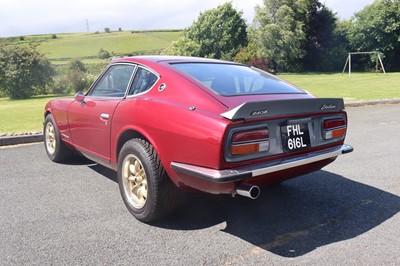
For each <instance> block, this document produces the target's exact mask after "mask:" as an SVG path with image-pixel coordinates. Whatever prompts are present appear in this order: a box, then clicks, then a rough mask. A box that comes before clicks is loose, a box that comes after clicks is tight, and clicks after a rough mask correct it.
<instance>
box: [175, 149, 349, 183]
mask: <svg viewBox="0 0 400 266" xmlns="http://www.w3.org/2000/svg"><path fill="white" fill-rule="evenodd" d="M352 151H353V147H351V146H350V145H346V144H344V145H342V146H338V147H334V148H329V149H326V150H322V151H316V152H312V153H309V154H305V155H301V156H297V157H292V158H286V159H282V160H276V161H272V162H268V163H264V164H257V165H251V166H247V167H242V168H237V169H226V170H216V169H210V168H206V167H201V166H195V165H190V164H185V163H178V162H172V163H171V168H172V169H173V170H174V171H176V172H178V173H183V174H187V175H191V176H193V177H197V178H201V179H204V180H207V181H211V182H216V183H223V182H232V181H239V180H244V179H247V178H250V177H254V176H259V175H265V174H270V173H273V172H277V171H282V170H286V169H290V168H293V167H298V166H302V165H306V164H309V163H314V162H318V161H322V160H325V159H329V158H335V157H337V156H339V155H342V154H346V153H350V152H352Z"/></svg>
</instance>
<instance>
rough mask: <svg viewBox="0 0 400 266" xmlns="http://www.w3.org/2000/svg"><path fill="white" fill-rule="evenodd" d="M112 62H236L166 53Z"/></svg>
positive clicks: (123, 58)
mask: <svg viewBox="0 0 400 266" xmlns="http://www.w3.org/2000/svg"><path fill="white" fill-rule="evenodd" d="M113 62H140V63H145V62H148V63H150V62H151V63H160V62H166V63H220V64H221V63H225V64H237V65H241V64H239V63H235V62H228V61H223V60H218V59H211V58H201V57H191V56H167V55H143V56H132V57H122V58H116V59H114V60H113Z"/></svg>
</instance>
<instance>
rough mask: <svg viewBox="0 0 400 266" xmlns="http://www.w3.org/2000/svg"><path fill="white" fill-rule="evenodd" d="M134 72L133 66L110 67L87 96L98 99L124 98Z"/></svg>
mask: <svg viewBox="0 0 400 266" xmlns="http://www.w3.org/2000/svg"><path fill="white" fill-rule="evenodd" d="M134 70H135V66H134V65H113V66H111V67H110V68H109V69H108V70H107V72H106V73H105V74H104V75H103V76H102V77H101V79H100V80H99V82H97V84H96V85H95V87H94V88H93V89H92V90H91V91H90V92H89V95H90V96H99V97H124V96H125V91H126V89H127V87H128V84H129V81H130V79H131V77H132V73H133V71H134Z"/></svg>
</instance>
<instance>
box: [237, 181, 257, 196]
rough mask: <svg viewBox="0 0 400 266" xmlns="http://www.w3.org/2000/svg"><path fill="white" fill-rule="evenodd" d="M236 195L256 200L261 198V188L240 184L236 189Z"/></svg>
mask: <svg viewBox="0 0 400 266" xmlns="http://www.w3.org/2000/svg"><path fill="white" fill-rule="evenodd" d="M236 193H237V194H239V195H240V196H244V197H248V198H250V199H256V198H258V196H260V188H259V187H257V186H255V185H250V184H240V185H238V186H237V187H236Z"/></svg>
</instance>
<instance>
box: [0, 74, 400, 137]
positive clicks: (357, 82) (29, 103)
mask: <svg viewBox="0 0 400 266" xmlns="http://www.w3.org/2000/svg"><path fill="white" fill-rule="evenodd" d="M279 76H280V77H282V78H284V79H286V80H287V81H289V82H292V83H294V84H297V85H299V86H300V87H302V88H303V89H306V90H308V91H309V92H311V93H313V94H314V95H316V96H318V97H340V98H345V101H346V102H349V101H358V100H371V99H387V98H400V86H399V84H400V73H388V74H374V73H355V74H353V75H352V76H351V77H348V75H343V76H342V75H341V74H282V75H279ZM52 98H54V97H36V98H32V99H29V100H18V101H12V100H9V99H6V98H0V117H1V121H2V123H1V124H0V133H4V132H27V131H32V130H41V129H42V122H43V107H44V105H45V103H46V102H47V101H49V100H50V99H52Z"/></svg>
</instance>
